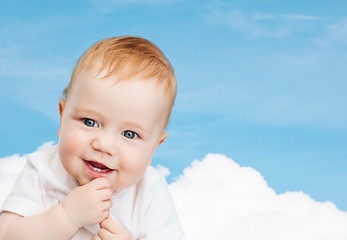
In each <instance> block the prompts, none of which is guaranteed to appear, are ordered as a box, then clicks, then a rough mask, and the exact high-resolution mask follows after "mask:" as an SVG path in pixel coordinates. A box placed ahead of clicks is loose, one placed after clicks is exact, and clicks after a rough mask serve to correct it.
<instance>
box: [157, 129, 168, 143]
mask: <svg viewBox="0 0 347 240" xmlns="http://www.w3.org/2000/svg"><path fill="white" fill-rule="evenodd" d="M167 136H168V134H167V132H163V134H162V135H161V138H160V140H159V144H158V146H159V145H160V144H162V143H163V142H164V140H165V139H166V138H167Z"/></svg>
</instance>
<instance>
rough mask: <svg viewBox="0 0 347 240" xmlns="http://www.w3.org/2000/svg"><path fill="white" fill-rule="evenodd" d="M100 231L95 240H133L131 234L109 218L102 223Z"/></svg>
mask: <svg viewBox="0 0 347 240" xmlns="http://www.w3.org/2000/svg"><path fill="white" fill-rule="evenodd" d="M100 228H101V229H100V231H99V232H98V235H96V236H94V238H93V240H132V239H133V237H132V236H131V234H130V233H129V232H128V231H127V230H125V229H124V228H123V227H122V226H121V225H120V224H119V223H117V222H116V221H114V220H112V218H111V217H110V216H109V217H107V218H106V219H105V220H103V221H102V222H101V223H100Z"/></svg>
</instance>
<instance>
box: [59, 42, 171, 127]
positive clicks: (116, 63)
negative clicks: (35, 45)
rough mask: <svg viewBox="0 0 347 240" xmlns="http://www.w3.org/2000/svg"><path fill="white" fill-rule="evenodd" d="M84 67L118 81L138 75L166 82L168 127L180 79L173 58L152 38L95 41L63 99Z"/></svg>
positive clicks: (158, 82)
mask: <svg viewBox="0 0 347 240" xmlns="http://www.w3.org/2000/svg"><path fill="white" fill-rule="evenodd" d="M82 70H93V71H96V72H97V73H98V75H99V76H100V77H101V78H111V79H112V80H113V81H114V83H116V82H119V81H126V80H129V79H131V78H133V77H135V76H138V77H140V78H141V79H143V80H148V81H149V80H155V81H156V83H157V84H159V85H162V86H164V87H165V89H166V96H167V100H168V103H169V105H168V109H167V112H166V123H165V127H166V125H167V123H168V121H169V118H170V115H171V110H172V107H173V105H174V102H175V98H176V92H177V82H176V78H175V74H174V70H173V68H172V66H171V64H170V62H169V60H168V59H167V58H166V57H165V56H164V54H163V53H162V52H161V50H160V49H159V48H158V47H157V46H156V45H154V44H153V43H152V42H150V41H148V40H146V39H143V38H140V37H133V36H123V37H113V38H107V39H104V40H101V41H99V42H97V43H95V44H94V45H93V46H91V47H90V48H89V49H88V50H87V51H86V52H85V53H84V54H83V55H82V56H81V58H80V59H79V61H78V63H77V65H76V67H75V69H74V71H73V73H72V76H71V80H70V83H69V85H68V86H67V87H66V88H65V89H64V92H63V99H66V98H67V97H68V95H69V92H70V89H71V88H72V87H73V85H74V82H75V81H76V77H77V76H78V74H80V73H81V71H82Z"/></svg>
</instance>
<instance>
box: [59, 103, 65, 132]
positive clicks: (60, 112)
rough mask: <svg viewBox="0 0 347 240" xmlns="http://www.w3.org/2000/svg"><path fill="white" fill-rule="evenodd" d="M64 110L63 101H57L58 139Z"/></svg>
mask: <svg viewBox="0 0 347 240" xmlns="http://www.w3.org/2000/svg"><path fill="white" fill-rule="evenodd" d="M64 108H65V100H64V99H60V101H59V114H60V126H59V130H58V137H60V129H61V119H62V117H63V112H64Z"/></svg>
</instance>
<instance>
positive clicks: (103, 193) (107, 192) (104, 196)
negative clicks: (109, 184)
mask: <svg viewBox="0 0 347 240" xmlns="http://www.w3.org/2000/svg"><path fill="white" fill-rule="evenodd" d="M97 194H98V196H99V198H100V200H110V199H111V198H112V196H113V192H112V191H111V189H109V188H104V189H100V190H97Z"/></svg>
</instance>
